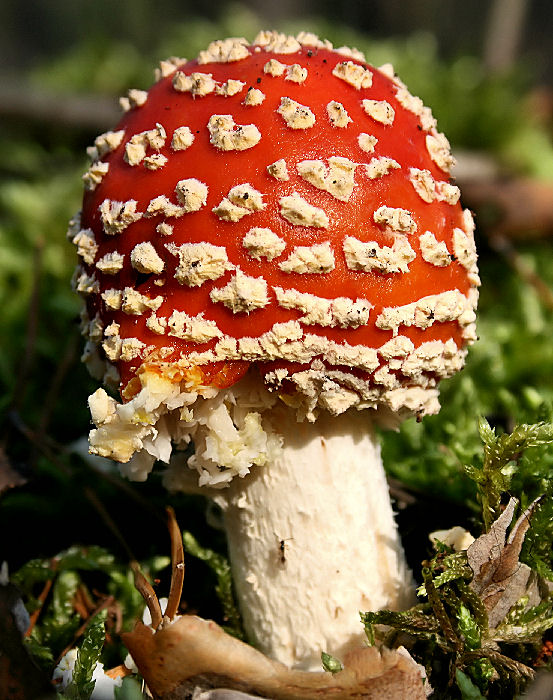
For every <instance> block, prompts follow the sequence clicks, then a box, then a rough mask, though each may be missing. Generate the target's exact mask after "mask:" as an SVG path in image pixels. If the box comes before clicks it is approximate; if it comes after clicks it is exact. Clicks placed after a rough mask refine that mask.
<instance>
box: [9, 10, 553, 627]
mask: <svg viewBox="0 0 553 700" xmlns="http://www.w3.org/2000/svg"><path fill="white" fill-rule="evenodd" d="M260 28H276V29H279V30H281V31H285V32H288V33H297V32H298V31H300V30H309V31H313V32H315V33H318V34H319V35H320V36H321V37H324V38H328V39H330V40H331V41H333V42H334V44H335V45H336V46H340V45H343V44H346V45H350V46H355V47H357V48H358V49H360V50H362V51H364V52H365V54H366V56H367V59H368V61H369V62H371V63H374V64H375V65H379V64H381V63H384V62H392V63H393V64H394V67H395V68H396V70H397V71H398V73H399V75H400V77H401V78H402V79H403V80H404V81H405V82H406V83H407V84H408V86H409V88H410V90H411V92H413V93H414V94H418V95H419V96H420V97H422V98H423V99H424V101H425V103H426V104H428V105H429V106H431V107H432V109H433V112H434V114H435V116H436V117H437V118H438V123H439V127H440V129H441V130H443V131H444V132H445V133H446V134H447V136H448V137H449V139H450V141H451V142H452V146H453V150H454V153H455V154H456V155H457V156H458V160H459V166H458V169H457V171H456V172H455V174H456V176H457V179H458V182H459V184H460V185H461V189H462V191H463V192H464V193H465V194H464V203H465V206H468V207H470V208H472V209H475V210H476V213H477V223H478V229H477V243H478V246H479V250H480V267H481V276H482V281H483V287H482V295H481V305H480V311H479V319H480V320H479V335H480V340H479V342H478V343H477V344H476V345H475V346H474V348H473V349H472V350H471V352H470V354H469V359H468V363H467V368H466V369H465V370H464V371H463V372H462V373H461V374H460V375H459V376H458V377H457V378H455V379H453V380H450V381H448V382H445V383H444V386H443V392H442V398H443V401H442V403H443V410H442V413H441V414H440V415H439V416H436V417H432V418H429V419H426V420H425V421H424V422H423V423H422V424H418V423H415V422H414V421H408V422H407V423H406V424H405V425H404V426H403V427H402V429H401V431H400V432H399V433H393V434H387V435H383V444H384V457H385V460H386V464H387V467H388V470H389V474H390V476H391V478H392V479H393V481H392V484H393V487H394V489H395V491H394V493H395V494H396V497H397V498H398V500H399V502H400V505H401V506H402V510H401V512H400V516H399V521H400V524H401V525H402V527H403V528H404V535H405V538H406V542H407V543H408V549H409V552H410V557H411V559H412V562H413V563H416V562H419V561H420V559H421V557H422V556H424V553H425V551H426V548H427V541H426V539H424V538H423V539H422V540H421V534H420V533H421V530H422V531H423V532H426V531H430V530H431V529H435V528H445V527H449V526H451V525H454V524H459V522H461V523H462V524H467V525H470V523H471V517H472V515H473V514H474V513H476V511H477V505H476V500H475V492H474V486H473V484H472V483H471V482H470V481H469V480H468V479H467V478H466V477H465V476H464V473H463V469H462V467H463V464H468V463H474V462H478V461H479V460H481V451H480V440H479V437H478V431H477V418H478V416H479V415H484V416H486V417H487V418H488V420H489V421H490V423H491V424H492V425H493V426H495V427H497V429H498V430H509V429H510V428H512V426H513V425H514V424H516V423H520V422H533V421H537V420H551V418H552V415H553V413H552V402H553V342H552V341H553V332H552V328H553V326H552V321H553V291H552V289H553V254H552V246H551V235H552V232H553V140H552V136H553V92H552V86H553V79H552V75H553V72H552V69H553V55H552V52H551V46H550V36H551V35H552V31H553V5H550V4H546V3H537V2H530V1H529V0H494V2H489V3H482V2H481V0H465V1H464V2H457V1H453V0H450V1H449V2H443V0H442V1H438V0H426V1H423V2H417V3H415V2H412V3H411V2H402V1H401V0H374V1H373V2H366V1H365V2H363V1H362V0H359V1H358V2H343V3H340V2H338V3H337V2H330V0H322V1H321V0H318V1H315V0H298V1H296V2H292V0H279V2H278V3H270V4H269V3H267V2H262V1H261V0H257V1H255V0H251V1H250V2H244V3H241V4H235V3H221V2H219V3H218V2H213V3H211V4H209V5H208V6H206V7H205V8H201V7H200V6H199V4H197V3H194V4H193V3H189V2H178V1H177V0H159V1H158V2H156V3H152V2H146V0H134V1H132V0H118V2H113V1H110V0H95V2H85V1H83V0H72V1H65V0H49V1H46V0H40V1H35V2H33V3H20V2H15V1H14V0H3V2H2V3H1V4H0V56H1V62H0V65H1V68H0V116H1V118H2V129H0V153H1V154H2V157H1V158H0V302H1V303H0V336H1V342H0V532H1V533H2V538H1V539H0V562H2V561H3V560H4V559H6V560H7V561H8V563H9V566H10V569H11V570H15V569H17V568H19V567H20V566H22V565H23V564H24V563H25V562H27V561H28V560H29V559H31V558H32V557H51V556H53V555H55V554H56V553H57V552H59V551H61V550H62V549H64V548H65V547H68V546H70V545H72V544H75V543H79V544H86V545H102V546H105V547H107V548H109V549H110V550H111V551H113V552H114V553H115V555H116V557H118V558H119V560H120V561H122V562H126V561H127V560H128V558H129V557H130V556H131V555H132V556H134V557H136V558H138V559H145V558H148V557H154V556H158V555H165V554H167V553H168V551H169V545H168V540H167V535H166V528H165V524H164V520H163V518H164V515H163V507H164V504H165V502H166V500H167V499H166V496H165V494H164V493H163V491H162V489H161V487H160V484H159V478H158V477H156V476H155V475H154V476H153V477H152V478H151V479H150V480H149V481H148V483H146V484H132V485H130V484H128V483H126V482H123V481H121V480H120V479H119V477H118V475H117V470H116V469H114V468H112V467H111V466H110V465H109V464H103V465H99V464H98V463H96V462H95V463H92V462H90V461H88V460H87V459H86V458H85V457H84V452H85V449H83V440H84V439H85V437H86V434H87V432H88V429H89V423H90V421H89V415H88V411H87V408H86V397H87V396H88V394H89V393H90V392H91V391H92V390H93V389H94V388H96V387H95V383H94V382H92V381H91V380H90V379H89V377H88V376H87V374H86V371H85V370H84V368H83V367H82V366H81V364H80V362H79V354H80V350H81V342H80V338H79V332H78V314H79V307H80V304H79V300H78V299H77V298H76V297H75V296H74V295H73V293H72V292H71V289H70V278H71V275H72V272H73V268H74V265H75V254H74V251H73V249H72V246H70V245H69V244H68V243H67V241H66V238H65V231H66V228H67V222H68V220H69V218H70V217H71V216H72V215H73V214H74V213H75V212H76V211H77V210H78V209H79V206H80V198H81V191H82V183H81V179H80V176H81V174H82V172H84V170H85V168H86V163H87V159H86V155H85V148H86V146H88V145H90V144H91V143H92V141H93V139H94V137H95V136H96V135H97V134H98V133H100V132H102V131H104V130H106V129H108V128H110V127H112V126H114V123H115V122H116V120H117V118H118V117H117V115H118V106H117V97H118V96H119V95H121V94H123V93H125V91H126V90H127V89H128V88H131V87H137V88H147V87H148V86H149V85H150V84H151V82H152V80H153V68H154V67H155V66H156V65H157V63H158V61H159V60H160V59H163V58H166V57H167V56H170V55H178V56H187V57H194V56H195V55H196V53H197V52H198V51H199V50H200V49H202V48H205V46H206V45H207V44H208V43H209V42H210V41H212V40H214V39H217V38H223V37H225V36H245V37H247V38H249V39H252V38H253V37H254V36H255V34H256V32H257V31H258V29H260ZM525 459H526V462H525V466H524V468H523V469H522V470H521V473H520V477H519V481H520V484H519V487H520V488H521V489H522V488H524V490H525V491H526V492H527V493H528V495H529V497H530V496H532V495H533V494H537V493H540V492H542V491H543V489H544V488H549V487H548V486H547V483H546V482H547V478H548V474H549V471H550V470H551V468H552V467H553V457H552V456H551V455H549V454H548V453H547V451H545V450H544V451H542V452H539V451H533V452H532V454H531V455H530V456H529V457H527V458H525ZM515 481H516V480H515ZM540 489H541V491H540ZM402 499H403V500H402ZM170 500H171V503H172V504H173V505H174V506H175V508H176V510H177V516H178V518H179V522H180V524H181V526H182V527H183V528H185V529H189V530H191V531H192V532H193V533H194V534H195V535H196V536H197V537H198V539H199V540H200V541H201V542H203V543H206V542H209V543H210V544H211V545H212V546H213V547H214V548H219V549H220V550H221V551H222V550H223V543H222V542H221V540H220V539H219V536H218V534H217V533H216V532H215V531H214V530H212V529H210V528H207V526H206V525H205V524H204V522H205V519H204V513H203V511H204V504H203V502H202V501H201V500H198V499H192V498H188V497H171V499H170ZM429 505H430V506H431V507H429ZM414 514H415V516H414ZM421 514H424V519H422V520H421V517H422V515H421ZM414 522H417V526H418V530H417V529H416V528H415V527H414V525H413V523H414ZM6 533H8V534H6ZM23 533H26V534H25V535H23ZM195 566H196V565H195V564H193V563H192V564H191V565H190V569H189V573H188V574H187V579H186V582H185V598H186V599H187V600H188V601H189V606H190V608H191V609H198V610H200V612H207V614H210V612H211V611H210V610H209V608H210V605H212V603H211V602H210V601H211V598H210V595H209V593H202V591H201V590H199V589H198V586H197V585H195V580H196V579H195V576H196V575H197V576H200V577H201V576H208V573H207V570H204V569H202V565H200V564H198V565H197V566H198V568H197V569H196V568H195ZM162 587H163V586H162V585H161V588H162ZM161 592H162V593H163V592H164V591H161ZM215 616H216V615H215Z"/></svg>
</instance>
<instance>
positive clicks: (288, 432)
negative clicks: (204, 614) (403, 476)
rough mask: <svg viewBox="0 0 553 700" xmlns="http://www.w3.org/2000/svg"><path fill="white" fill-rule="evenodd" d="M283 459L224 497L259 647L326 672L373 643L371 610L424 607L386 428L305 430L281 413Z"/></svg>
mask: <svg viewBox="0 0 553 700" xmlns="http://www.w3.org/2000/svg"><path fill="white" fill-rule="evenodd" d="M273 411H274V412H273V413H272V416H271V422H272V423H273V425H274V427H275V429H276V430H277V431H278V432H279V433H280V434H281V435H282V436H283V440H284V442H283V449H282V450H280V453H279V454H278V455H277V456H276V457H275V458H274V459H273V460H272V461H271V462H270V463H267V464H266V465H264V466H263V468H257V469H253V470H252V472H251V473H250V474H249V475H248V476H246V477H245V478H243V479H234V480H233V481H232V483H231V485H230V488H229V489H228V490H225V492H223V493H221V494H219V496H217V497H216V500H217V502H218V503H219V504H220V505H221V506H222V507H223V510H224V520H225V526H226V531H227V537H228V545H229V553H230V560H231V565H232V570H233V578H234V582H235V586H236V591H237V596H238V600H239V605H240V608H241V612H242V616H243V620H244V626H245V629H246V633H247V634H248V636H249V638H250V641H251V642H252V643H253V644H254V645H255V646H256V647H258V648H259V649H260V650H261V651H263V652H264V653H265V654H267V655H268V656H270V657H271V658H273V659H276V660H278V661H280V662H282V663H284V664H286V665H287V666H290V667H294V668H299V669H304V670H317V669H318V670H320V667H321V652H322V651H325V652H328V653H331V654H333V655H335V656H337V657H339V658H340V657H343V655H344V654H345V653H347V652H348V651H349V650H350V649H352V648H354V647H356V646H359V644H360V643H363V641H364V634H363V628H362V626H361V624H360V621H359V612H360V611H368V610H377V609H381V608H383V607H386V608H390V609H396V610H397V609H402V608H405V607H407V606H409V605H410V604H411V603H412V602H413V599H414V587H413V579H412V576H411V572H410V571H409V569H408V568H407V565H406V562H405V559H404V555H403V550H402V547H401V543H400V540H399V536H398V532H397V528H396V524H395V521H394V515H393V511H392V507H391V504H390V498H389V493H388V486H387V483H386V477H385V473H384V469H383V466H382V461H381V457H380V449H379V445H378V442H377V440H376V438H375V433H374V429H373V427H372V425H371V423H370V422H369V421H368V420H367V415H366V412H364V411H363V412H362V413H358V412H353V411H350V412H346V413H345V414H342V415H341V416H338V417H333V416H329V415H326V414H323V415H321V416H320V417H319V418H318V420H317V421H316V422H315V423H308V422H303V423H298V422H297V421H296V419H295V416H294V414H293V412H292V411H288V410H277V411H275V409H273Z"/></svg>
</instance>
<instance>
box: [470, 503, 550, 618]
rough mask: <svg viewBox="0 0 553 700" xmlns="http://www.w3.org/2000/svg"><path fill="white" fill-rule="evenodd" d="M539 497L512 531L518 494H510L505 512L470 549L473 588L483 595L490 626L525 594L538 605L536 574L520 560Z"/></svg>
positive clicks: (471, 584)
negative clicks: (511, 495)
mask: <svg viewBox="0 0 553 700" xmlns="http://www.w3.org/2000/svg"><path fill="white" fill-rule="evenodd" d="M537 503H538V501H534V503H532V504H531V505H530V506H529V507H528V508H527V509H526V510H525V511H524V512H523V513H522V514H521V515H520V517H519V518H518V520H517V521H516V523H515V524H514V526H513V528H512V530H511V532H510V534H509V535H507V530H508V528H509V525H510V524H511V522H512V519H513V515H514V512H515V508H516V506H517V504H518V501H517V499H516V498H511V499H510V501H509V503H508V504H507V506H506V507H505V510H504V511H503V513H502V514H501V515H500V516H499V518H497V520H496V521H495V522H494V523H493V525H492V526H491V528H490V530H489V532H486V533H484V534H483V535H481V536H480V537H479V538H478V539H477V540H475V541H474V542H473V543H472V544H471V545H470V546H469V548H468V549H467V558H468V563H469V566H470V568H471V569H472V570H473V572H474V577H473V579H472V581H471V583H470V587H471V588H472V590H473V591H474V592H475V593H477V594H478V595H479V596H480V598H481V599H482V601H483V603H484V605H485V607H486V610H487V613H488V621H489V627H490V629H493V628H495V627H497V626H498V625H499V624H500V622H501V621H502V620H503V618H504V617H505V616H506V615H507V613H508V612H509V610H510V609H511V608H512V606H513V605H514V604H515V603H516V602H518V601H519V600H520V599H521V598H522V597H523V596H525V595H526V596H528V605H529V606H533V605H537V604H538V603H539V602H540V600H541V596H540V594H539V590H538V583H537V580H536V576H535V574H534V573H533V572H532V570H531V569H530V567H528V566H527V565H526V564H523V563H521V562H520V561H519V556H520V551H521V548H522V543H523V542H524V537H525V535H526V532H527V530H528V528H529V527H530V518H531V516H532V513H533V512H534V509H535V507H536V505H537Z"/></svg>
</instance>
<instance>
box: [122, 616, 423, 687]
mask: <svg viewBox="0 0 553 700" xmlns="http://www.w3.org/2000/svg"><path fill="white" fill-rule="evenodd" d="M123 641H124V643H125V645H126V646H127V648H128V650H129V651H130V653H131V655H132V657H133V659H134V661H135V663H136V665H137V667H138V669H139V671H140V673H141V675H142V676H143V678H144V680H145V682H146V684H147V686H148V689H149V690H150V692H151V693H152V695H153V697H154V698H155V699H156V700H169V699H171V700H180V699H184V698H191V697H192V693H193V692H196V693H198V691H202V690H203V691H206V690H208V689H210V688H217V689H220V690H221V691H222V689H225V690H227V691H230V690H237V691H240V692H243V693H253V694H254V696H256V695H257V696H261V697H265V698H273V700H311V699H315V698H321V697H325V696H327V695H328V696H329V697H332V698H333V699H335V700H347V699H350V698H358V699H361V698H363V699H365V700H398V698H409V700H423V699H424V698H425V697H426V693H425V689H424V685H423V680H422V677H421V670H420V668H419V667H418V666H417V664H416V663H415V662H414V661H413V659H412V658H411V657H410V656H409V654H408V653H407V652H402V651H401V650H391V649H381V650H378V649H377V648H375V647H363V648H360V649H357V650H355V651H353V652H351V653H350V654H348V655H347V656H346V657H345V658H344V659H343V665H344V668H343V670H341V671H339V672H338V673H334V674H331V673H328V672H324V671H321V672H309V671H297V670H292V669H290V668H288V667H287V666H284V665H283V664H281V663H279V662H277V661H273V660H272V659H269V658H268V657H267V656H265V655H264V654H262V653H261V652H259V651H257V650H256V649H254V648H253V647H250V646H249V645H247V644H245V643H244V642H241V641H239V640H238V639H235V638H234V637H231V636H230V635H228V634H227V633H226V632H224V631H223V630H222V629H221V628H220V627H219V626H218V625H217V624H215V623H214V622H212V621H209V620H204V619H202V618H200V617H196V616H193V615H184V616H181V617H177V618H176V619H175V620H174V621H173V622H170V621H166V622H165V623H164V624H162V625H161V626H160V627H159V628H158V629H157V630H156V631H155V632H154V630H153V629H152V628H151V627H147V626H146V625H144V624H142V623H140V622H139V623H137V625H136V627H135V629H134V630H133V631H132V632H129V633H127V634H124V635H123ZM238 697H239V696H238Z"/></svg>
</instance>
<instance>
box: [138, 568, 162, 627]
mask: <svg viewBox="0 0 553 700" xmlns="http://www.w3.org/2000/svg"><path fill="white" fill-rule="evenodd" d="M131 569H132V572H133V574H134V585H135V588H136V590H137V591H138V592H139V593H140V595H141V596H142V597H143V598H144V602H145V603H146V607H147V608H148V610H149V611H150V616H151V618H152V627H153V629H154V630H156V629H157V628H158V627H159V626H160V624H161V621H162V619H163V614H162V612H161V605H160V604H159V600H158V597H157V595H156V592H155V591H154V589H153V588H152V584H151V583H150V582H149V581H148V579H147V578H146V577H145V576H144V574H143V573H142V571H141V570H140V565H139V563H138V562H137V561H132V562H131Z"/></svg>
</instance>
